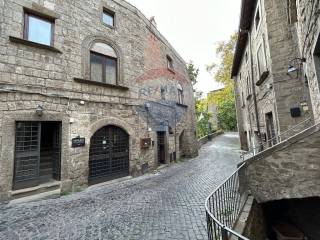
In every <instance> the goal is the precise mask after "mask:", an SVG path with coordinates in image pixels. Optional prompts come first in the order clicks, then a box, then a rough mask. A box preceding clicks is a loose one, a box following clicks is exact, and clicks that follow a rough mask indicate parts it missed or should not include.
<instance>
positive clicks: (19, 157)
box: [13, 122, 41, 190]
mask: <svg viewBox="0 0 320 240" xmlns="http://www.w3.org/2000/svg"><path fill="white" fill-rule="evenodd" d="M40 137H41V124H40V123H39V122H18V123H17V124H16V142H15V158H14V178H13V189H14V190H16V189H21V188H26V187H34V186H36V185H37V184H38V175H39V161H40Z"/></svg>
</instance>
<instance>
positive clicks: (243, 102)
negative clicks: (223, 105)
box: [241, 92, 246, 108]
mask: <svg viewBox="0 0 320 240" xmlns="http://www.w3.org/2000/svg"><path fill="white" fill-rule="evenodd" d="M241 102H242V105H241V107H242V108H244V107H245V106H246V104H245V101H244V94H243V92H242V93H241Z"/></svg>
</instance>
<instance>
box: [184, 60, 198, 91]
mask: <svg viewBox="0 0 320 240" xmlns="http://www.w3.org/2000/svg"><path fill="white" fill-rule="evenodd" d="M187 71H188V75H189V78H190V81H191V83H192V86H194V85H196V84H197V82H198V81H197V78H198V75H199V69H198V68H196V67H195V66H194V64H193V62H192V61H190V62H189V63H188V64H187ZM193 91H195V89H193Z"/></svg>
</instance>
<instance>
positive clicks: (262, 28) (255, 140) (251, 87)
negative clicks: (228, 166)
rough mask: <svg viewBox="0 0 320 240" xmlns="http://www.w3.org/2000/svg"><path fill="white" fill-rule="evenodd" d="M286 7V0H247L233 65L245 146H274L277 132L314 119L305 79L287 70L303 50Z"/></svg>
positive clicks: (280, 132)
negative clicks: (267, 144) (311, 117)
mask: <svg viewBox="0 0 320 240" xmlns="http://www.w3.org/2000/svg"><path fill="white" fill-rule="evenodd" d="M286 9H287V2H286V1H268V0H258V1H251V0H250V1H249V0H248V1H243V5H242V12H241V19H240V26H239V28H240V29H239V37H238V41H237V45H236V52H235V58H234V63H233V68H232V77H233V79H234V81H235V93H236V100H237V101H236V105H237V118H238V127H239V132H240V136H241V146H242V148H243V149H248V148H251V149H253V148H257V147H258V146H259V145H260V144H263V143H266V142H267V141H268V142H269V144H270V145H273V144H275V143H276V142H277V140H276V139H274V140H273V141H271V139H273V138H275V136H277V135H280V134H282V133H284V132H286V131H287V130H288V129H290V128H292V127H293V126H296V125H297V124H298V123H301V122H303V121H304V120H306V119H308V118H310V111H309V108H308V106H310V101H309V99H310V98H309V91H308V87H307V84H306V82H305V78H304V76H303V74H300V73H299V74H297V72H290V73H288V65H292V64H293V62H294V61H295V59H297V58H298V57H299V56H300V53H299V50H298V49H299V48H298V41H297V30H296V28H295V24H294V22H290V21H288V14H286ZM302 129H303V128H302ZM300 130H301V129H300ZM300 130H299V129H298V130H297V131H298V132H299V131H300ZM287 137H289V136H285V135H284V136H282V138H287Z"/></svg>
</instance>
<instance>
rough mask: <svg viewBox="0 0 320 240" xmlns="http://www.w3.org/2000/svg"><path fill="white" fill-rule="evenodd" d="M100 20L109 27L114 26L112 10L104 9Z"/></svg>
mask: <svg viewBox="0 0 320 240" xmlns="http://www.w3.org/2000/svg"><path fill="white" fill-rule="evenodd" d="M102 21H103V23H104V24H106V25H108V26H109V27H114V12H112V11H110V10H107V9H104V10H103V14H102Z"/></svg>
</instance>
